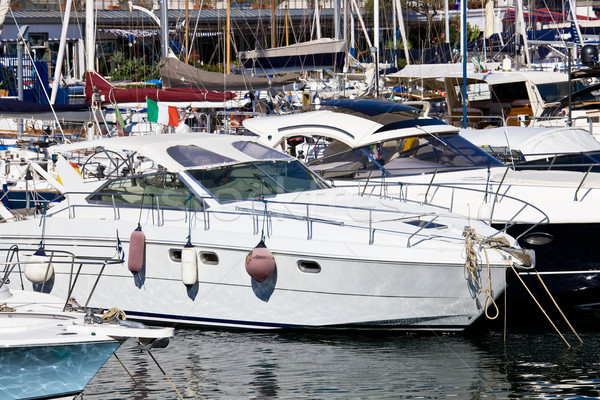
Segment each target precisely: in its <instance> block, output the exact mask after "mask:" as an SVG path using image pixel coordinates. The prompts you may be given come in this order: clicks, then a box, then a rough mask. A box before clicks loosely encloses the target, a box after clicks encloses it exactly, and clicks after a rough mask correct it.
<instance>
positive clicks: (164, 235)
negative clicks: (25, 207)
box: [1, 219, 506, 331]
mask: <svg viewBox="0 0 600 400" xmlns="http://www.w3.org/2000/svg"><path fill="white" fill-rule="evenodd" d="M50 222H54V221H51V219H49V220H48V221H47V222H46V232H47V234H46V236H45V238H44V241H45V245H46V249H60V250H63V251H70V252H73V253H77V252H81V251H82V250H84V249H85V251H86V252H87V253H89V254H91V255H96V256H102V257H111V256H113V255H114V254H115V228H116V230H117V231H118V232H120V236H121V237H123V236H128V235H127V234H125V232H126V231H127V230H126V229H127V228H126V227H129V229H131V228H132V225H131V223H120V224H119V223H115V221H105V222H104V223H101V222H100V223H99V222H98V221H96V222H94V228H93V232H90V230H89V229H86V225H88V226H91V225H90V224H91V223H92V222H91V221H88V223H86V222H85V221H82V220H78V221H76V220H59V221H56V222H58V223H57V224H52V223H50ZM26 223H29V226H30V228H31V230H36V229H39V228H37V226H38V221H22V222H19V223H15V224H12V225H8V224H7V225H5V227H6V228H9V227H17V226H19V225H21V226H23V227H24V226H25V224H26ZM238 225H239V227H240V230H243V227H244V225H245V224H244V223H243V221H240V223H239V224H238ZM275 226H276V225H275ZM273 229H274V230H275V229H276V228H275V227H274V228H273ZM25 230H26V229H25ZM59 232H71V235H65V234H59ZM278 232H281V231H278ZM317 232H318V231H317V230H315V234H314V236H315V237H314V238H313V239H312V240H298V238H297V237H293V236H292V237H291V238H290V237H289V235H286V236H288V237H279V236H278V235H277V234H276V232H274V233H273V234H272V236H271V237H267V238H266V239H265V242H266V244H267V246H268V247H269V248H270V249H271V251H272V253H273V257H274V259H275V262H276V269H275V272H274V273H273V274H272V275H271V276H270V277H269V278H268V279H267V280H265V281H264V282H263V283H259V282H257V281H255V280H253V279H252V278H251V277H250V276H249V275H248V274H247V272H246V270H245V260H246V256H247V254H248V252H249V251H250V250H251V249H252V248H253V247H254V246H255V245H256V244H257V243H258V242H259V240H260V235H259V234H257V235H248V234H241V233H234V232H227V231H219V230H218V229H216V228H212V229H211V230H209V231H193V232H192V238H194V239H195V240H193V243H192V244H194V246H195V249H196V251H197V253H198V260H199V262H198V282H197V283H196V284H195V285H188V286H186V285H184V283H183V282H182V280H181V260H180V258H178V257H179V255H180V254H181V253H180V252H181V249H182V248H183V246H184V244H185V240H184V239H185V236H184V232H183V231H182V230H181V229H170V228H168V227H167V226H145V227H144V233H145V236H146V249H145V264H144V267H143V269H142V270H141V271H140V272H138V273H132V272H130V271H129V270H128V268H127V260H124V263H122V264H113V265H106V266H105V267H104V268H101V266H99V265H94V266H83V267H82V268H81V271H80V272H78V265H71V264H70V263H68V262H66V263H60V262H58V261H57V262H54V271H55V272H54V276H53V277H52V279H51V280H49V281H48V282H46V283H44V284H32V283H30V282H29V281H27V280H26V279H25V277H22V276H18V268H15V270H14V271H13V273H12V274H11V276H10V285H11V286H14V287H15V288H16V287H19V286H20V285H21V281H23V282H24V285H25V289H26V290H36V291H42V290H43V291H45V292H50V293H52V294H62V295H63V296H64V294H65V293H67V291H68V285H69V282H72V281H73V277H74V275H75V273H77V272H78V276H77V279H76V283H75V285H74V289H73V291H72V294H71V296H72V297H75V298H76V299H77V301H78V302H79V303H80V304H84V303H87V302H88V301H89V306H91V307H106V306H107V305H111V306H114V307H118V308H120V309H122V310H124V311H125V312H126V313H127V315H128V316H129V317H130V318H134V319H139V320H144V321H147V322H150V323H167V324H183V325H195V326H221V327H233V328H253V329H279V328H354V329H367V328H368V329H374V328H377V329H402V330H444V331H460V330H463V329H464V328H465V327H467V326H468V325H470V324H471V323H472V322H473V321H474V320H475V319H476V318H477V317H478V316H479V315H481V314H482V313H483V312H484V308H485V307H486V305H487V303H486V301H487V300H488V299H487V297H486V296H485V294H484V293H480V292H479V290H478V289H479V285H481V287H482V288H488V286H489V283H488V281H487V271H482V272H481V276H479V277H478V278H480V279H479V282H478V283H474V282H473V281H472V279H471V278H470V277H469V274H468V273H467V272H466V270H465V265H464V263H459V262H456V261H454V262H452V261H447V260H462V259H463V258H462V256H461V254H460V253H461V252H462V251H463V247H462V246H452V247H451V248H447V249H446V248H443V247H441V248H439V249H432V248H431V247H422V248H419V245H418V244H417V245H416V246H413V247H407V246H406V245H403V244H402V243H401V242H397V243H396V245H389V246H383V245H380V246H377V245H369V244H368V242H367V240H364V242H363V243H353V242H352V240H348V241H347V242H344V241H343V239H342V240H331V238H335V237H336V235H337V236H339V232H336V230H335V229H334V230H333V231H327V230H325V229H324V228H323V229H322V234H318V233H317ZM185 233H187V231H185ZM102 234H104V235H105V237H102ZM327 238H329V239H327ZM41 239H42V238H41V237H39V236H38V237H33V238H32V237H31V236H29V237H24V236H22V235H18V234H14V233H13V234H11V233H9V232H5V233H4V235H3V238H2V239H1V242H2V243H4V244H8V243H10V244H11V245H13V244H16V245H17V246H18V247H19V248H20V249H25V248H30V249H35V247H36V245H37V244H38V243H39V242H40V240H41ZM364 239H367V237H366V236H365V238H364ZM381 240H382V241H383V239H381ZM121 242H122V246H123V249H124V251H125V254H128V253H129V251H130V249H129V242H128V240H125V239H123V240H121ZM1 247H3V248H5V249H8V247H9V246H8V245H7V246H4V245H3V246H1ZM491 253H495V252H491ZM4 256H6V254H4V255H3V257H4ZM56 260H58V259H56ZM505 268H506V265H505V264H503V263H502V260H501V258H495V259H494V260H492V261H491V264H490V274H491V281H490V282H491V285H492V287H490V289H491V295H492V296H493V297H494V298H495V297H497V296H499V295H500V294H501V293H502V291H503V289H504V284H505ZM100 272H101V274H100ZM71 274H72V275H71ZM99 275H100V277H98V276H99ZM97 279H98V283H97V285H96V280H97ZM95 285H96V287H95V289H94V286H95ZM90 293H91V295H90ZM88 299H89V300H88Z"/></svg>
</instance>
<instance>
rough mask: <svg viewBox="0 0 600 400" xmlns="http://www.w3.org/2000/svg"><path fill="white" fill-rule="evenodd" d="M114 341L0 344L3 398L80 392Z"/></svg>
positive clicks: (114, 346) (111, 350)
mask: <svg viewBox="0 0 600 400" xmlns="http://www.w3.org/2000/svg"><path fill="white" fill-rule="evenodd" d="M120 345H121V342H118V341H107V342H100V341H90V342H88V343H73V344H55V345H34V346H18V347H10V348H0V368H1V369H2V371H3V372H2V385H0V397H1V398H3V399H55V398H60V397H66V396H74V395H77V394H79V393H81V392H82V391H83V389H84V387H85V386H86V385H87V384H88V382H89V381H90V380H91V379H92V378H93V377H94V375H95V374H96V373H97V372H98V371H99V370H100V368H102V366H103V365H104V363H105V362H106V361H107V360H108V359H109V358H110V357H111V356H112V355H113V353H114V352H115V351H116V350H117V348H118V347H119V346H120Z"/></svg>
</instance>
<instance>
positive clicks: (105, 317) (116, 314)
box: [100, 307, 127, 321]
mask: <svg viewBox="0 0 600 400" xmlns="http://www.w3.org/2000/svg"><path fill="white" fill-rule="evenodd" d="M100 319H101V320H102V321H109V320H113V319H120V320H123V321H124V320H126V319H127V315H125V312H124V311H123V310H121V309H118V308H115V307H113V308H111V309H110V310H108V311H107V312H105V313H104V314H102V315H101V316H100Z"/></svg>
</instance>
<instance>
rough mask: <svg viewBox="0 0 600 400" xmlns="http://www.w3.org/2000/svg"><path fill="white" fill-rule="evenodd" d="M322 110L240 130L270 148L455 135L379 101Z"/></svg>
mask: <svg viewBox="0 0 600 400" xmlns="http://www.w3.org/2000/svg"><path fill="white" fill-rule="evenodd" d="M322 106H323V109H321V110H318V111H311V112H305V113H298V114H290V115H282V116H276V117H259V118H251V119H246V120H244V122H243V124H244V127H245V128H246V129H248V130H250V131H251V132H253V133H254V134H256V135H258V136H259V138H260V140H261V141H262V142H263V143H267V144H268V145H269V146H271V147H275V146H277V145H279V144H280V143H281V142H282V141H283V140H284V139H286V138H290V137H294V136H307V137H328V138H330V139H335V140H338V141H340V142H343V143H345V144H346V145H347V146H349V147H352V148H355V147H361V146H366V145H369V144H373V143H378V142H381V141H385V140H391V139H394V138H399V137H411V136H423V135H439V134H453V135H455V134H457V133H458V128H455V127H453V126H450V125H448V124H446V123H445V122H443V121H441V120H439V119H434V118H428V117H421V116H420V110H418V109H417V108H413V107H410V106H407V105H404V104H400V103H394V102H389V101H380V100H352V99H351V100H332V101H327V102H324V103H322Z"/></svg>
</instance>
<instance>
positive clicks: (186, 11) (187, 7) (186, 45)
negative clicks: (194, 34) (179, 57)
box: [185, 0, 190, 63]
mask: <svg viewBox="0 0 600 400" xmlns="http://www.w3.org/2000/svg"><path fill="white" fill-rule="evenodd" d="M189 8H190V0H185V62H186V63H187V62H188V61H189V58H188V54H189V53H190V52H189V50H188V49H189V47H188V44H189V38H188V35H189V31H188V24H189V12H188V9H189Z"/></svg>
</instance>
